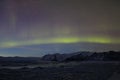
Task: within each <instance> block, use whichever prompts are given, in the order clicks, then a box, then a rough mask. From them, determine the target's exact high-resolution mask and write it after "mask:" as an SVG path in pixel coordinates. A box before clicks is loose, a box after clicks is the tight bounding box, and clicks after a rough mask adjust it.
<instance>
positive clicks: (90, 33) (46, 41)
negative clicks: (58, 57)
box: [0, 0, 120, 56]
mask: <svg viewBox="0 0 120 80" xmlns="http://www.w3.org/2000/svg"><path fill="white" fill-rule="evenodd" d="M119 3H120V1H119V0H0V55H1V56H41V55H44V54H48V53H69V52H77V51H109V50H120V36H119V35H120V5H119Z"/></svg>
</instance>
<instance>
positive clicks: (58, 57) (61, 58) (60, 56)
mask: <svg viewBox="0 0 120 80" xmlns="http://www.w3.org/2000/svg"><path fill="white" fill-rule="evenodd" d="M91 54H93V53H91V52H75V53H69V54H60V53H56V54H48V55H45V56H43V57H42V60H45V61H64V60H67V59H69V58H71V57H74V58H75V59H76V58H77V57H78V56H77V57H75V56H76V55H79V57H81V58H82V57H86V56H90V55H91Z"/></svg>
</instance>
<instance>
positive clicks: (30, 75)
mask: <svg viewBox="0 0 120 80" xmlns="http://www.w3.org/2000/svg"><path fill="white" fill-rule="evenodd" d="M66 64H67V65H66ZM56 65H57V66H55V65H54V66H48V67H36V68H27V67H24V68H20V69H6V68H2V69H0V80H120V63H118V62H117V63H116V62H110V63H109V62H108V63H107V62H83V63H80V62H77V63H64V64H63V63H62V64H56Z"/></svg>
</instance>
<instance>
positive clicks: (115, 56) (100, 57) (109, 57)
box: [64, 51, 120, 61]
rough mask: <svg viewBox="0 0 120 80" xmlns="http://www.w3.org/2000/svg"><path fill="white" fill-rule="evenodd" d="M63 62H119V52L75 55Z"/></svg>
mask: <svg viewBox="0 0 120 80" xmlns="http://www.w3.org/2000/svg"><path fill="white" fill-rule="evenodd" d="M64 61H120V52H119V51H118V52H115V51H109V52H98V53H97V52H95V53H93V54H92V55H86V54H84V55H82V54H77V55H74V56H71V57H69V58H67V59H65V60H64Z"/></svg>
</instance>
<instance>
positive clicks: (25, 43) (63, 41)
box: [0, 37, 120, 48]
mask: <svg viewBox="0 0 120 80" xmlns="http://www.w3.org/2000/svg"><path fill="white" fill-rule="evenodd" d="M83 42H85V43H99V44H120V39H111V38H107V37H85V38H80V37H66V38H65V37H64V38H49V39H39V38H38V39H32V40H23V41H8V42H2V43H0V48H12V47H19V46H31V45H40V44H70V43H83Z"/></svg>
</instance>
